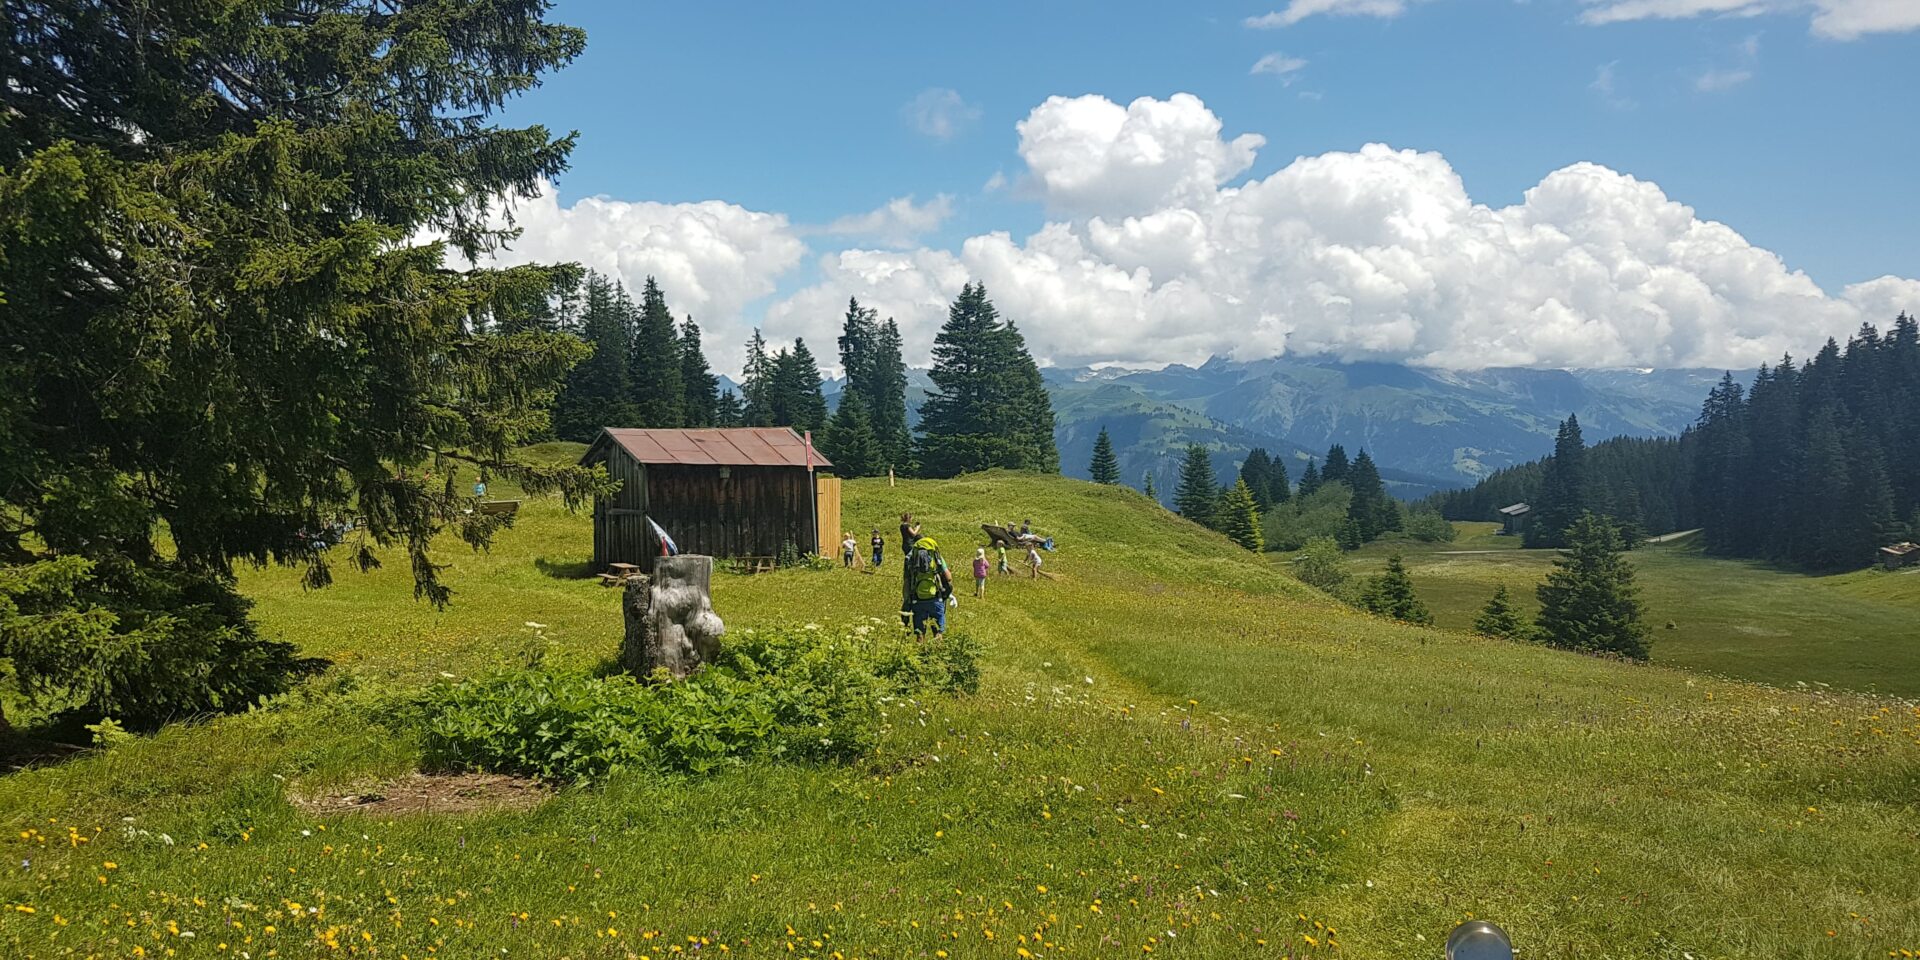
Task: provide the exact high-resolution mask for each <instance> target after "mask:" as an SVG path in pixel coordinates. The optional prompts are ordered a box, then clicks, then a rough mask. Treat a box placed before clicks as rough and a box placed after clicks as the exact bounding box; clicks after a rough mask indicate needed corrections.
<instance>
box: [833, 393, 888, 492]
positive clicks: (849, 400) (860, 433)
mask: <svg viewBox="0 0 1920 960" xmlns="http://www.w3.org/2000/svg"><path fill="white" fill-rule="evenodd" d="M820 452H822V453H824V454H826V455H827V459H828V460H831V461H833V466H834V473H836V474H837V475H839V476H842V477H871V476H876V475H878V474H880V473H884V472H885V471H886V469H887V465H886V463H885V462H884V458H883V454H882V451H881V449H880V444H879V442H878V441H876V440H875V439H874V437H873V423H872V421H870V420H869V419H868V418H867V402H866V400H865V399H864V398H862V397H861V396H860V393H859V392H858V391H855V390H848V391H847V392H846V393H844V394H842V395H841V397H840V409H838V410H835V411H834V413H833V419H832V420H831V421H829V422H828V424H827V429H826V430H825V431H824V432H823V433H822V435H821V437H820Z"/></svg>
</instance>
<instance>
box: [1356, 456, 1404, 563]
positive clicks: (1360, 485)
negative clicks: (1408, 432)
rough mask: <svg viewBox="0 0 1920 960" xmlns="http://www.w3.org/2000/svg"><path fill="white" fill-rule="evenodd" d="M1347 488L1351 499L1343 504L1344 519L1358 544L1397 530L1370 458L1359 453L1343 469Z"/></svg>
mask: <svg viewBox="0 0 1920 960" xmlns="http://www.w3.org/2000/svg"><path fill="white" fill-rule="evenodd" d="M1347 486H1348V487H1349V488H1350V489H1351V490H1352V491H1353V498H1352V499H1351V500H1349V501H1348V502H1347V519H1349V520H1351V521H1353V525H1354V529H1355V531H1356V533H1357V535H1358V536H1359V538H1360V542H1362V543H1365V542H1367V541H1369V540H1373V539H1376V538H1378V537H1379V536H1380V534H1382V533H1385V532H1386V531H1387V530H1388V529H1391V528H1393V527H1397V526H1399V523H1398V522H1397V516H1398V511H1397V510H1395V508H1394V504H1393V502H1392V501H1391V500H1390V499H1389V498H1388V497H1387V488H1386V485H1385V484H1384V483H1382V482H1381V481H1380V471H1379V470H1378V469H1375V467H1374V465H1373V457H1371V456H1369V455H1368V454H1367V451H1365V450H1361V451H1360V455H1359V456H1358V457H1355V458H1354V460H1353V463H1352V465H1350V466H1349V467H1348V468H1347Z"/></svg>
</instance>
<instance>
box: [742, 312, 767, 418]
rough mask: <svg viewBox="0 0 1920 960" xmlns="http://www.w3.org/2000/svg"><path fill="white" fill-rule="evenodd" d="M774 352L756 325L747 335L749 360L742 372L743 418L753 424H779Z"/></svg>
mask: <svg viewBox="0 0 1920 960" xmlns="http://www.w3.org/2000/svg"><path fill="white" fill-rule="evenodd" d="M773 375H774V365H773V355H772V354H769V353H768V352H767V340H766V338H765V337H763V336H761V335H760V330H759V328H757V327H756V328H755V329H754V331H753V336H752V337H749V338H748V339H747V362H746V366H745V368H744V369H743V370H742V372H741V374H740V403H741V411H740V422H741V424H742V425H744V426H749V427H771V426H775V423H774V416H773V392H774V377H773Z"/></svg>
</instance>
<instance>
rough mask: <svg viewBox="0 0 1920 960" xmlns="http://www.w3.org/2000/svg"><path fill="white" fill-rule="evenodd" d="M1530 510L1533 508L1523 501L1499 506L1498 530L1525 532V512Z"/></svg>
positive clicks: (1502, 531)
mask: <svg viewBox="0 0 1920 960" xmlns="http://www.w3.org/2000/svg"><path fill="white" fill-rule="evenodd" d="M1532 512H1533V508H1532V507H1530V506H1528V505H1526V504H1524V503H1515V504H1510V505H1508V506H1504V507H1501V508H1500V532H1501V533H1509V534H1511V533H1525V532H1526V529H1527V514H1530V513H1532Z"/></svg>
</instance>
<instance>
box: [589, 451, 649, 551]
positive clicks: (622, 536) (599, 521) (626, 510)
mask: <svg viewBox="0 0 1920 960" xmlns="http://www.w3.org/2000/svg"><path fill="white" fill-rule="evenodd" d="M603 462H605V463H606V465H607V474H608V475H609V476H611V477H612V478H613V479H615V480H618V481H620V491H619V492H618V493H616V494H614V495H613V497H612V498H611V499H601V500H598V501H596V502H595V503H594V505H593V565H594V568H595V569H605V567H606V565H607V564H609V563H642V562H643V561H644V560H646V559H647V558H649V557H653V556H656V555H657V554H658V553H659V552H660V548H659V544H658V543H656V542H655V541H654V539H653V536H652V532H651V531H649V530H648V529H647V468H646V467H645V466H643V465H641V464H640V463H638V462H637V461H635V460H634V459H633V458H632V457H630V456H628V455H627V452H626V451H625V450H623V449H621V448H620V446H619V445H618V444H611V445H610V447H609V450H608V451H607V455H606V458H605V460H604V461H603Z"/></svg>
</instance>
